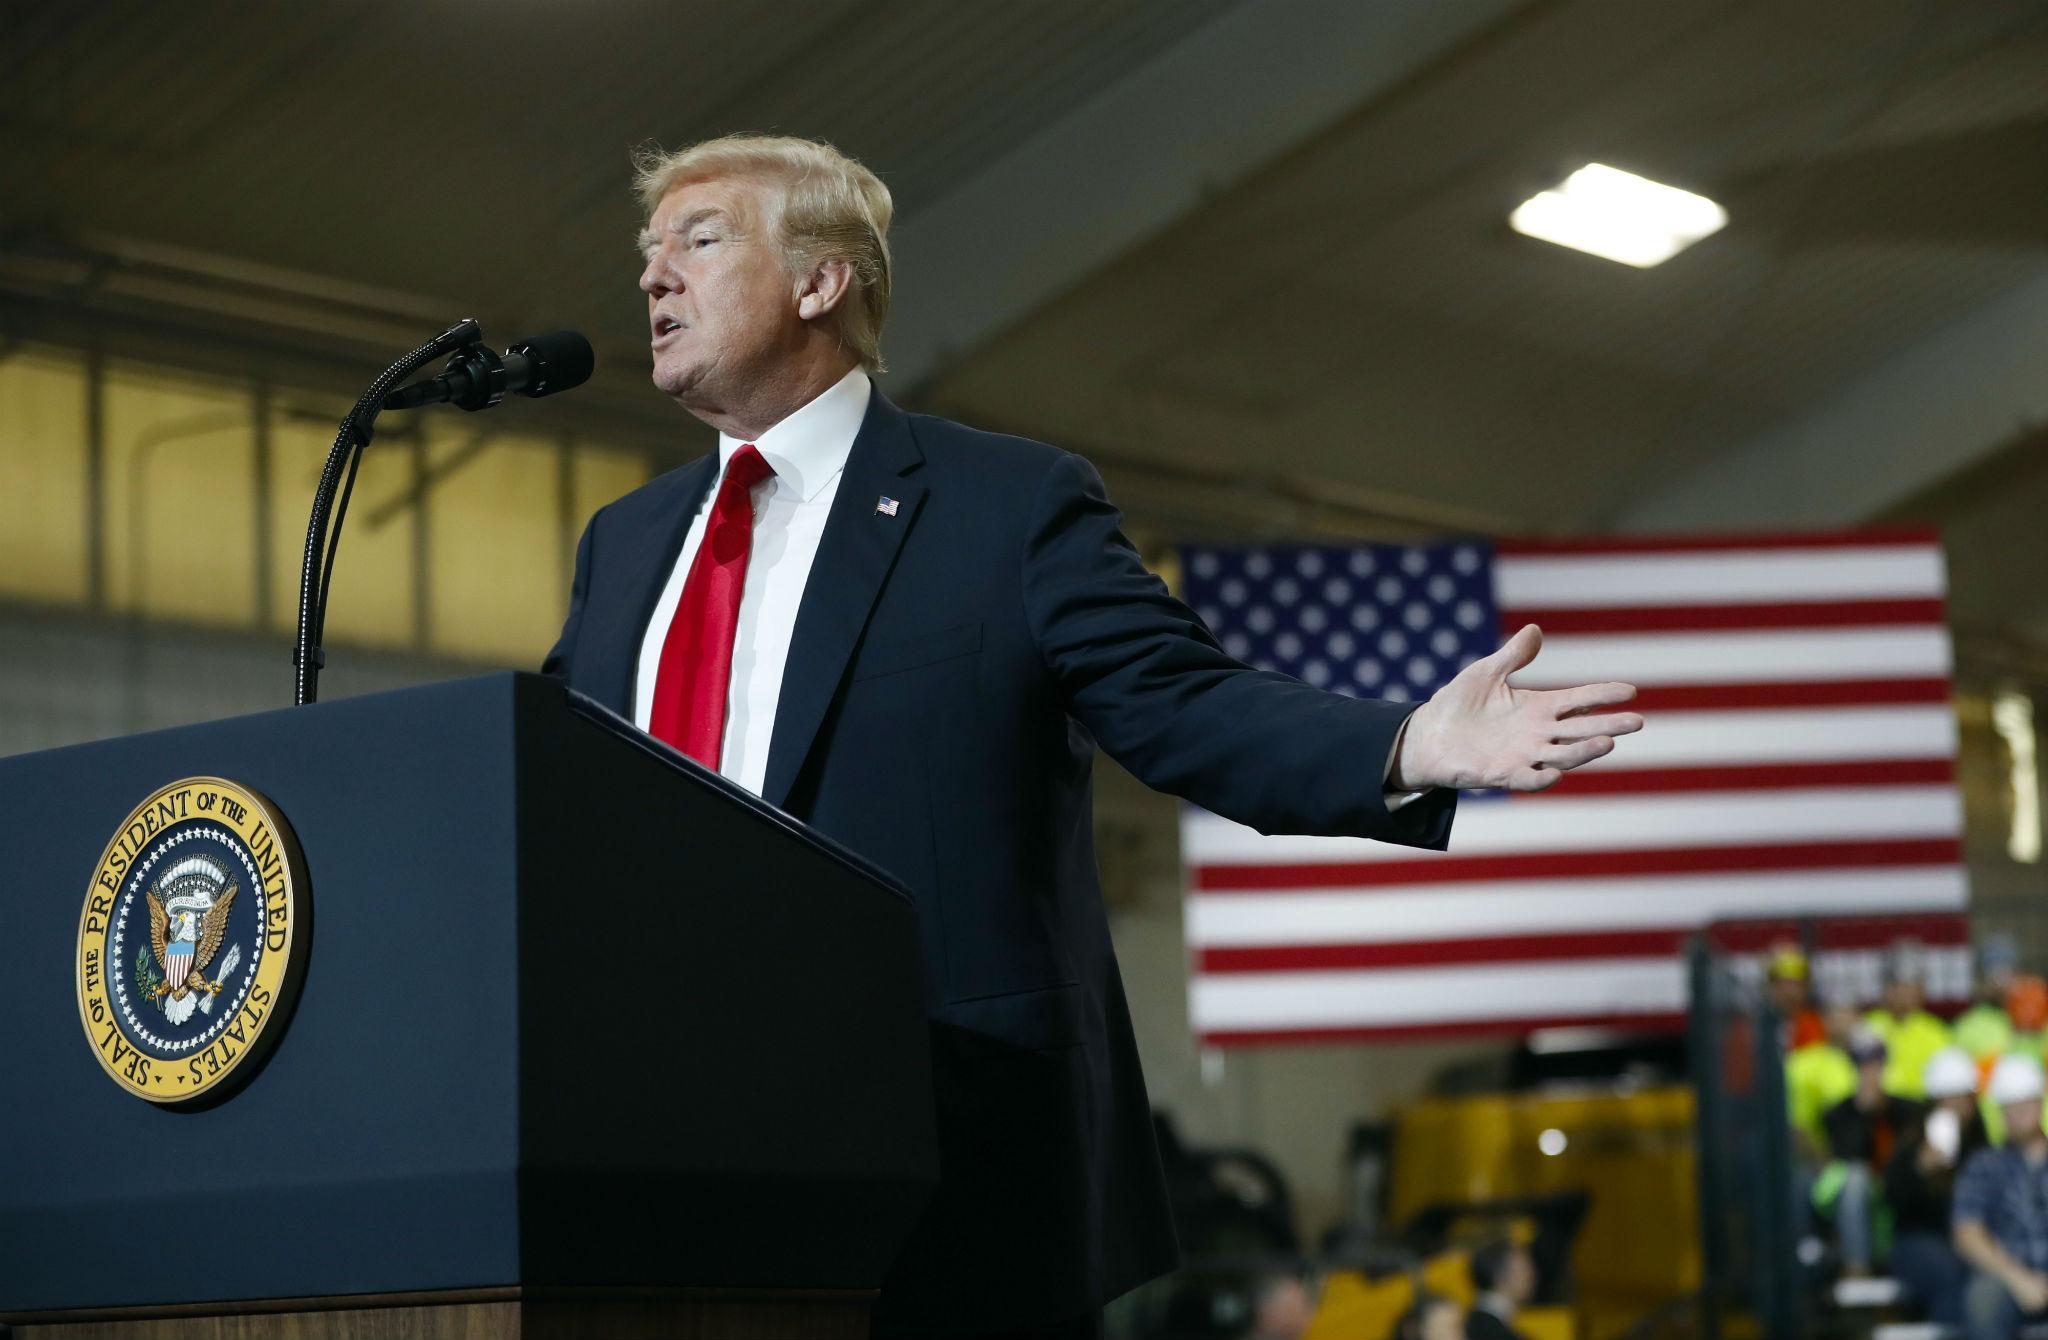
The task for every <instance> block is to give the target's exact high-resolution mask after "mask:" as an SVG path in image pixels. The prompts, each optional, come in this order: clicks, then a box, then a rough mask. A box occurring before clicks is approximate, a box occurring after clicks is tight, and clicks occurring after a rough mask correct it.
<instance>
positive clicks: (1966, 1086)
mask: <svg viewBox="0 0 2048 1340" xmlns="http://www.w3.org/2000/svg"><path fill="white" fill-rule="evenodd" d="M2019 1059H2024V1058H2019ZM1920 1083H1921V1086H1922V1087H1923V1088H1925V1089H1926V1090H1927V1096H1928V1097H1929V1098H1954V1097H1957V1096H1958V1095H1961V1094H1966V1093H1975V1092H1977V1063H1976V1062H1975V1061H1973V1060H1971V1059H1970V1054H1969V1053H1968V1052H1966V1051H1964V1050H1963V1049H1962V1048H1961V1047H1943V1048H1942V1049H1941V1050H1940V1051H1938V1052H1936V1053H1935V1054H1934V1055H1932V1056H1930V1057H1928V1058H1927V1068H1926V1069H1925V1070H1923V1071H1921V1072H1920Z"/></svg>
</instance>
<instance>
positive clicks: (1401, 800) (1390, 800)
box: [1380, 712, 1429, 814]
mask: <svg viewBox="0 0 2048 1340" xmlns="http://www.w3.org/2000/svg"><path fill="white" fill-rule="evenodd" d="M1413 715H1414V713H1412V712H1411V713H1409V716H1413ZM1407 734H1408V722H1407V719H1406V718H1403V719H1402V722H1401V729H1399V730H1397V731H1395V732H1394V744H1393V747H1392V748H1390V749H1388V750H1387V762H1386V766H1385V767H1383V768H1381V769H1380V795H1381V797H1382V798H1383V799H1384V800H1385V801H1386V806H1387V813H1389V814H1392V813H1393V812H1394V811H1395V810H1398V809H1400V808H1401V807H1402V806H1403V805H1406V804H1408V803H1410V802H1411V801H1414V800H1418V799H1420V798H1421V797H1423V796H1425V795H1427V794H1429V793H1428V792H1426V791H1396V790H1394V789H1393V788H1392V787H1390V786H1388V785H1387V779H1388V778H1389V777H1392V776H1393V775H1394V760H1395V759H1396V758H1397V757H1399V756H1400V753H1401V739H1402V737H1403V736H1405V735H1407Z"/></svg>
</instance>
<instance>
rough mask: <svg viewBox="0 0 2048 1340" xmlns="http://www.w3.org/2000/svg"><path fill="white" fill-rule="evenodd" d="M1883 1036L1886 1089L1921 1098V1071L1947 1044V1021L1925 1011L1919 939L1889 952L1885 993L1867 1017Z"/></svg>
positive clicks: (1923, 957)
mask: <svg viewBox="0 0 2048 1340" xmlns="http://www.w3.org/2000/svg"><path fill="white" fill-rule="evenodd" d="M1863 1022H1864V1024H1865V1025H1866V1026H1867V1027H1869V1028H1870V1029H1871V1030H1872V1031H1874V1032H1875V1033H1876V1034H1877V1035H1878V1036H1879V1037H1881V1038H1883V1039H1884V1045H1885V1049H1886V1051H1887V1053H1888V1054H1889V1057H1890V1060H1889V1061H1888V1062H1887V1068H1886V1070H1885V1075H1884V1085H1885V1091H1886V1092H1887V1093H1891V1094H1895V1095H1897V1096H1898V1097H1900V1098H1918V1097H1920V1096H1921V1094H1920V1076H1921V1072H1923V1071H1924V1070H1926V1069H1927V1062H1928V1061H1929V1060H1930V1059H1932V1058H1933V1056H1934V1054H1935V1053H1936V1052H1938V1051H1940V1050H1941V1049H1942V1048H1943V1047H1946V1046H1948V1044H1949V1032H1948V1025H1947V1024H1945V1023H1943V1022H1942V1021H1941V1020H1940V1019H1938V1018H1936V1017H1935V1016H1934V1015H1932V1014H1930V1013H1928V1011H1927V951H1926V950H1925V949H1924V948H1923V947H1922V946H1921V944H1920V942H1919V941H1917V940H1901V941H1899V942H1898V943H1897V944H1895V945H1893V946H1892V949H1891V952H1890V953H1889V954H1887V955H1886V956H1885V973H1884V998H1883V1000H1882V1002H1881V1003H1880V1004H1879V1005H1878V1007H1877V1008H1876V1009H1874V1010H1872V1011H1871V1012H1870V1013H1869V1014H1866V1015H1864V1016H1863Z"/></svg>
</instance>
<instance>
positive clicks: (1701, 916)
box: [1187, 865, 1969, 949]
mask: <svg viewBox="0 0 2048 1340" xmlns="http://www.w3.org/2000/svg"><path fill="white" fill-rule="evenodd" d="M1968 900H1969V888H1968V884H1967V882H1966V880H1965V877H1964V872H1963V870H1962V868H1961V867H1960V866H1954V865H1929V866H1885V867H1879V868H1875V869H1852V870H1797V871H1787V872H1783V873H1773V872H1770V871H1759V872H1754V873H1752V872H1747V871H1745V872H1743V873H1741V874H1734V875H1644V876H1641V877H1623V878H1611V879H1598V880H1587V879H1508V880H1488V881H1478V882H1474V883H1470V884H1458V885H1456V886H1454V887H1453V886H1446V885H1442V884H1404V885H1391V886H1388V887H1385V888H1374V889H1371V890H1362V889H1315V890H1310V891H1302V892H1295V893H1289V892H1260V893H1256V894H1213V893H1195V894H1191V895H1189V897H1188V900H1187V939H1188V943H1189V944H1190V945H1192V946H1194V947H1195V948H1198V949H1204V948H1227V947H1249V946H1258V945H1321V944H1394V943H1408V942H1412V941H1415V940H1456V939H1464V938H1476V937H1482V936H1499V935H1554V934H1560V933H1566V932H1571V931H1598V930H1617V931H1624V930H1655V929H1661V928H1665V927H1672V926H1704V925H1707V924H1708V923H1710V922H1714V921H1720V920H1725V919H1736V918H1742V919H1748V918H1755V917H1793V916H1800V915H1810V914H1816V913H1828V914H1855V915H1874V914H1878V913H1886V914H1897V913H1905V912H1956V911H1961V910H1962V909H1963V908H1964V907H1965V905H1966V904H1967V903H1968Z"/></svg>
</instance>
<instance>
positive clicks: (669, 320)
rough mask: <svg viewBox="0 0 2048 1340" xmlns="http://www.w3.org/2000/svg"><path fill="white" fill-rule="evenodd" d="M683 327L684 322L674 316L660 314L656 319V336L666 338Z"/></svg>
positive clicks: (660, 338)
mask: <svg viewBox="0 0 2048 1340" xmlns="http://www.w3.org/2000/svg"><path fill="white" fill-rule="evenodd" d="M682 328H683V323H682V322H680V321H678V320H676V319H675V318H674V317H672V316H658V317H656V318H655V319H654V338H655V339H656V340H657V341H660V340H665V339H667V338H668V337H669V336H671V335H673V334H675V333H676V332H677V331H679V330H681V329H682Z"/></svg>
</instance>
